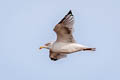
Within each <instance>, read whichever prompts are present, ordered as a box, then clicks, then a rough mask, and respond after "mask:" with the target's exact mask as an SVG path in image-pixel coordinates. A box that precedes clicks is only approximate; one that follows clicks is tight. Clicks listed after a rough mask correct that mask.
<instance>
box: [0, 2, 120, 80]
mask: <svg viewBox="0 0 120 80" xmlns="http://www.w3.org/2000/svg"><path fill="white" fill-rule="evenodd" d="M70 9H71V10H72V11H73V14H74V16H75V33H74V36H75V38H76V40H77V42H78V43H81V44H84V45H87V46H89V47H96V48H97V51H96V52H77V53H74V54H71V55H69V56H68V57H67V58H65V59H61V60H58V61H56V62H54V61H51V60H50V59H49V54H48V53H49V52H48V50H45V49H44V50H41V51H40V52H38V51H36V49H37V48H39V46H40V45H43V44H45V43H46V42H48V41H52V40H55V39H56V34H55V33H54V32H53V31H52V30H53V28H54V26H55V25H56V24H57V23H58V22H59V21H60V20H61V19H62V18H63V17H64V15H65V14H66V13H67V12H68V11H69V10H70ZM119 41H120V1H119V0H59V1H58V0H1V1H0V80H120V51H119V50H120V47H119V45H120V42H119Z"/></svg>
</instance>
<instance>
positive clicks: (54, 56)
mask: <svg viewBox="0 0 120 80" xmlns="http://www.w3.org/2000/svg"><path fill="white" fill-rule="evenodd" d="M49 57H50V59H51V60H54V61H56V60H58V59H61V58H65V57H67V55H66V54H62V53H54V52H52V51H50V55H49Z"/></svg>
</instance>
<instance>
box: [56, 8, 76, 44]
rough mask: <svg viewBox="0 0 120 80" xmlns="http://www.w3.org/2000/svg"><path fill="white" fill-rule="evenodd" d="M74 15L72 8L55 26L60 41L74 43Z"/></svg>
mask: <svg viewBox="0 0 120 80" xmlns="http://www.w3.org/2000/svg"><path fill="white" fill-rule="evenodd" d="M73 24H74V16H73V14H72V11H71V10H70V11H69V12H68V14H67V15H66V16H65V17H64V18H63V19H62V20H61V21H60V22H59V23H58V24H57V25H56V26H55V28H54V31H55V32H56V34H57V40H56V41H60V42H66V43H67V42H68V43H74V42H75V40H74V38H73V35H72V32H73Z"/></svg>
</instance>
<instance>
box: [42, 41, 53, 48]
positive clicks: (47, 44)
mask: <svg viewBox="0 0 120 80" xmlns="http://www.w3.org/2000/svg"><path fill="white" fill-rule="evenodd" d="M52 44H53V42H48V43H46V44H45V45H44V46H40V49H43V48H45V49H50V48H51V46H52Z"/></svg>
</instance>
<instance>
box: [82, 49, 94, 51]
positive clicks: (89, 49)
mask: <svg viewBox="0 0 120 80" xmlns="http://www.w3.org/2000/svg"><path fill="white" fill-rule="evenodd" d="M83 51H96V48H85V49H83Z"/></svg>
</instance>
